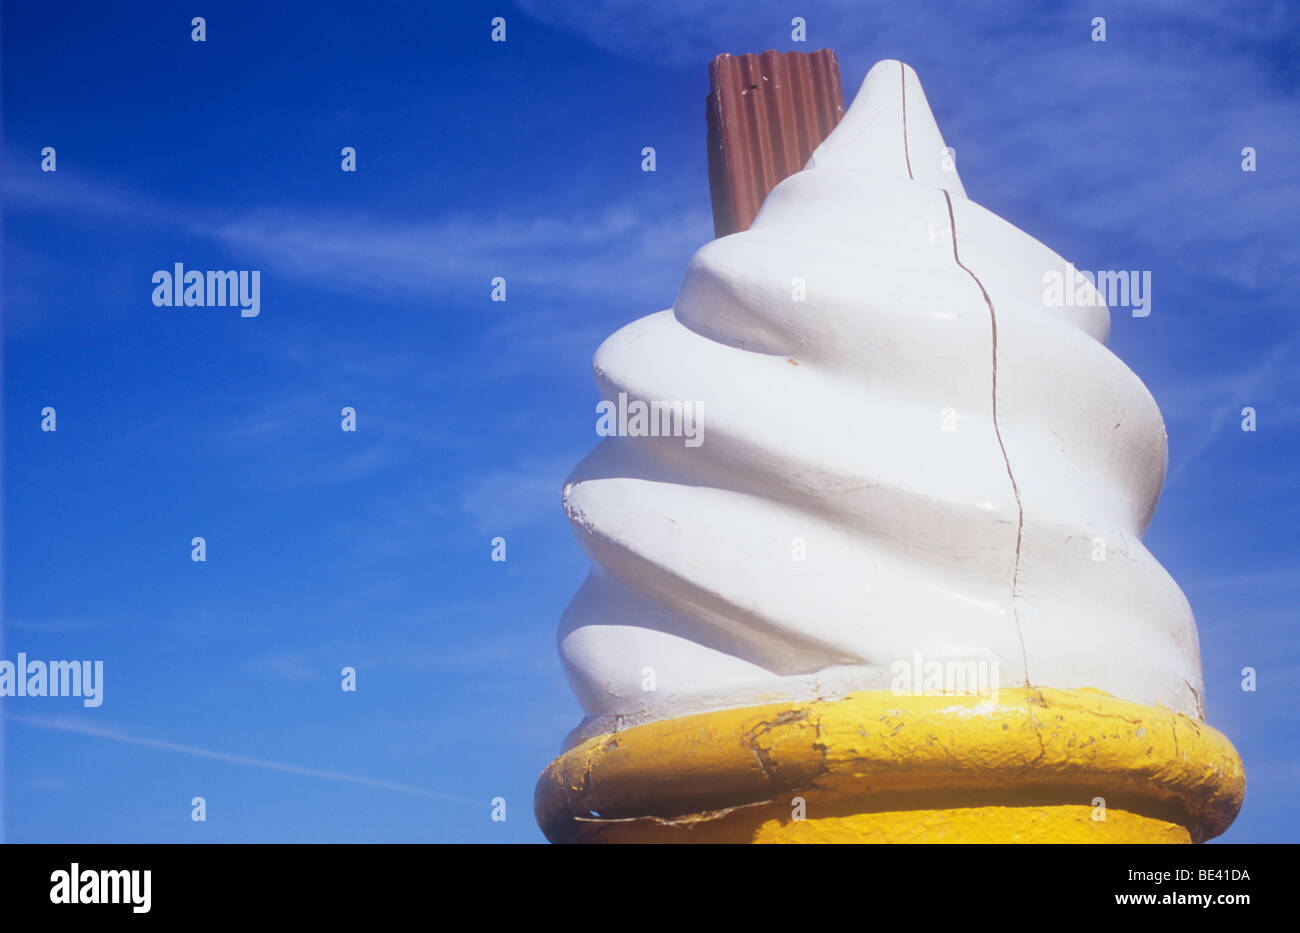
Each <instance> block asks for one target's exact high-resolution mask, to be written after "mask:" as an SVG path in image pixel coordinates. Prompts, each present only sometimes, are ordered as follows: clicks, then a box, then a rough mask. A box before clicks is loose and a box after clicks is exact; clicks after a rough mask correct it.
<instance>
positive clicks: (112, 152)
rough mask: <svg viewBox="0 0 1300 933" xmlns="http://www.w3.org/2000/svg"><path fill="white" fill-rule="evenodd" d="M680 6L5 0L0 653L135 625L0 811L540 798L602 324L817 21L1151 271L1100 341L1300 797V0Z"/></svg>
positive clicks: (44, 833)
mask: <svg viewBox="0 0 1300 933" xmlns="http://www.w3.org/2000/svg"><path fill="white" fill-rule="evenodd" d="M656 6H658V5H654V4H642V3H638V4H630V3H629V4H621V3H620V4H615V3H601V2H595V3H577V2H573V3H541V2H536V3H534V2H526V3H523V4H521V5H512V4H509V3H506V2H494V3H492V4H489V5H483V4H479V3H472V2H466V3H457V4H454V5H447V6H446V7H445V8H443V7H435V6H434V5H432V4H428V5H426V4H417V3H403V4H395V3H383V2H374V3H367V4H361V5H356V4H332V3H312V4H300V5H299V4H266V3H220V4H210V5H207V6H206V7H205V8H204V9H202V10H198V9H197V8H196V10H195V11H193V12H191V11H189V10H181V9H179V8H178V7H177V6H176V5H175V4H173V3H141V4H131V5H129V6H128V5H124V4H123V5H119V4H113V5H105V4H100V3H65V2H58V0H52V2H42V3H35V2H15V3H6V4H5V7H4V20H3V131H4V139H3V158H4V167H5V170H4V196H5V205H4V210H5V215H4V225H5V226H4V284H3V300H4V328H5V341H6V345H5V356H4V392H5V396H4V432H5V436H4V508H5V514H4V534H5V545H6V547H5V567H4V570H5V573H4V585H5V588H4V600H3V606H4V614H5V626H4V631H3V646H2V647H3V651H2V652H0V657H5V658H9V659H12V658H13V657H14V656H15V655H16V653H17V652H18V651H25V652H26V653H27V654H28V655H29V656H31V657H44V658H97V659H102V660H103V661H104V664H105V688H104V703H103V705H102V706H101V707H99V708H98V709H83V708H82V706H81V704H80V701H78V700H74V699H44V700H34V699H30V698H24V699H12V700H6V701H3V704H2V705H3V709H4V716H5V718H4V722H3V741H4V759H3V760H4V769H3V781H0V785H3V792H4V807H5V809H4V819H3V829H4V834H5V836H6V837H7V838H8V839H9V840H10V841H15V842H22V841H86V842H92V841H93V842H107V841H223V842H225V841H468V840H476V841H539V840H540V839H541V834H540V832H539V831H538V830H537V828H536V826H535V824H534V822H533V818H532V788H533V784H534V782H535V780H536V777H537V775H538V773H539V772H540V771H541V769H542V768H543V767H544V766H545V765H546V763H547V762H548V761H549V760H550V759H551V758H552V757H553V756H554V754H555V753H556V752H557V751H558V747H559V742H560V740H561V738H562V737H563V735H564V734H565V732H567V731H568V730H569V729H570V728H571V727H572V726H573V725H574V724H575V723H576V722H577V720H578V718H579V711H578V707H577V704H576V703H575V701H574V700H573V699H572V697H571V696H570V693H569V691H568V688H567V685H566V684H565V682H564V678H563V676H562V674H561V672H560V667H559V662H558V659H557V657H556V653H555V644H554V639H555V628H556V625H557V622H558V619H559V615H560V612H561V611H562V609H563V607H564V606H565V604H566V603H567V601H568V599H569V598H570V596H572V594H573V592H574V591H575V590H576V589H577V587H578V586H579V584H580V583H581V581H582V579H583V576H584V574H585V571H586V560H585V558H584V557H583V556H582V555H581V553H580V552H579V550H578V547H577V545H576V544H575V543H574V542H573V540H572V536H571V534H570V532H569V529H568V524H567V521H566V520H565V518H564V516H563V512H562V510H561V508H560V505H559V489H560V484H561V482H562V480H563V478H564V476H565V474H566V473H567V472H568V471H569V469H570V468H571V467H572V466H573V465H575V464H576V463H577V462H578V460H579V459H580V458H581V457H582V456H583V455H584V454H585V453H586V452H587V451H588V450H589V449H590V448H591V447H592V446H593V445H594V443H595V441H596V435H595V431H594V423H595V419H594V404H595V402H596V401H597V393H596V389H595V386H594V384H593V382H592V379H591V372H590V359H591V354H592V352H593V351H594V350H595V348H596V346H597V345H598V344H599V342H600V341H601V339H603V337H605V336H606V335H608V334H609V333H611V332H612V331H614V330H615V329H617V328H618V327H620V326H621V325H623V324H625V323H627V322H628V321H631V320H633V319H634V318H637V317H641V316H643V315H645V314H648V313H651V312H653V311H656V310H659V309H660V308H664V307H667V306H668V305H670V304H671V302H672V300H673V296H674V294H675V292H676V289H677V286H678V284H679V282H680V279H681V275H682V273H683V272H684V270H685V267H686V264H687V262H688V260H689V259H690V257H691V254H692V253H693V252H694V251H695V249H697V248H698V247H699V246H700V245H702V244H703V243H704V242H706V241H707V240H709V239H710V238H711V237H712V221H711V215H710V212H709V196H708V183H707V177H706V164H705V156H706V153H705V147H704V119H703V116H704V106H703V105H704V95H705V94H706V92H707V90H708V87H707V80H708V79H707V69H706V66H707V63H708V60H709V58H710V57H712V55H714V54H716V53H718V52H721V51H730V52H734V53H739V52H751V51H753V52H756V51H762V50H763V49H766V48H778V49H783V50H787V49H801V50H811V49H815V48H821V47H824V46H825V47H831V48H834V49H835V50H836V51H837V52H838V53H839V56H840V61H841V66H842V69H843V75H844V83H845V86H846V88H847V89H849V90H850V93H851V91H852V90H854V89H856V87H857V85H858V83H860V82H861V80H862V78H863V76H864V75H865V73H866V71H867V69H868V68H869V67H870V65H871V64H872V63H873V62H875V61H877V60H879V59H882V58H901V59H903V60H905V61H907V62H908V63H909V64H911V65H913V66H914V67H915V68H916V69H917V71H918V73H919V75H920V77H921V80H922V82H923V84H924V86H925V89H926V92H927V95H928V97H929V100H930V103H931V106H932V107H933V109H934V111H935V115H936V117H937V119H938V121H939V125H940V127H941V128H942V129H943V132H944V134H945V137H946V139H947V142H948V143H949V145H951V146H953V147H954V148H955V149H956V151H957V159H958V165H959V167H960V170H961V174H962V179H963V181H964V183H965V185H966V188H967V191H968V193H969V195H970V196H971V198H972V199H974V200H976V201H978V202H980V203H981V204H984V205H985V206H986V207H988V208H990V209H991V210H993V211H995V212H996V213H999V214H1001V215H1002V216H1003V217H1005V218H1007V219H1008V220H1010V221H1011V222H1012V223H1015V224H1016V225H1018V226H1020V227H1021V228H1023V229H1024V230H1026V231H1028V232H1029V233H1031V234H1033V235H1034V236H1036V237H1037V238H1039V239H1041V240H1042V241H1043V242H1045V243H1047V244H1048V245H1049V246H1051V247H1053V248H1054V249H1055V250H1056V251H1057V252H1059V253H1061V254H1062V255H1063V256H1065V257H1067V258H1069V259H1070V260H1072V261H1073V262H1074V263H1075V264H1076V265H1077V266H1078V267H1079V268H1082V269H1107V268H1110V269H1149V270H1151V271H1152V275H1153V301H1152V313H1151V315H1150V317H1147V318H1141V319H1135V318H1131V317H1128V316H1126V315H1125V314H1124V313H1123V312H1119V311H1117V312H1115V313H1114V314H1113V315H1112V337H1111V347H1112V348H1113V349H1114V350H1115V352H1116V353H1117V354H1118V355H1119V356H1120V357H1121V358H1122V359H1124V360H1125V361H1126V362H1127V363H1128V365H1129V366H1130V367H1131V368H1132V369H1133V370H1134V371H1135V372H1136V373H1137V374H1138V375H1139V376H1141V377H1142V379H1143V380H1144V381H1145V382H1146V383H1147V385H1148V386H1149V387H1150V389H1151V391H1152V393H1153V394H1154V396H1155V398H1156V400H1157V401H1158V402H1159V404H1160V407H1161V410H1162V412H1163V413H1164V416H1165V419H1166V422H1167V424H1168V428H1169V436H1170V477H1169V480H1168V482H1167V483H1166V486H1165V489H1164V494H1163V497H1162V501H1161V504H1160V507H1159V508H1158V509H1157V512H1156V517H1155V520H1154V522H1153V524H1152V527H1151V530H1150V532H1149V534H1148V536H1147V543H1148V545H1149V547H1150V548H1151V549H1152V551H1153V552H1154V553H1155V554H1156V556H1157V557H1158V558H1159V559H1160V560H1161V561H1162V563H1164V565H1165V566H1166V567H1167V568H1168V569H1169V570H1170V572H1171V573H1172V574H1173V576H1174V578H1175V579H1176V580H1178V581H1179V583H1180V584H1181V585H1182V586H1183V588H1184V590H1185V592H1186V593H1187V596H1188V598H1189V600H1190V601H1191V604H1192V608H1193V610H1194V611H1195V613H1196V617H1197V621H1198V625H1199V629H1200V637H1201V648H1202V654H1203V662H1204V668H1205V682H1206V692H1207V706H1208V712H1209V719H1210V722H1211V723H1212V724H1213V725H1215V726H1216V727H1217V728H1219V729H1221V730H1222V731H1224V732H1225V733H1226V734H1227V735H1228V736H1229V737H1230V738H1231V739H1232V740H1233V742H1234V743H1235V744H1236V746H1237V748H1238V749H1239V751H1240V752H1241V754H1242V757H1243V759H1244V760H1245V763H1246V773H1247V779H1248V789H1247V798H1246V804H1245V808H1244V809H1243V811H1242V814H1241V816H1240V818H1239V819H1238V821H1237V823H1236V825H1235V826H1234V827H1233V828H1232V829H1231V830H1230V831H1229V833H1228V834H1227V835H1226V836H1224V837H1223V838H1224V839H1225V840H1231V841H1243V842H1244V841H1284V840H1286V841H1294V840H1295V839H1297V838H1298V837H1300V832H1297V830H1298V829H1300V817H1298V815H1297V807H1296V805H1295V802H1294V795H1293V787H1294V785H1295V783H1296V781H1297V779H1300V756H1298V754H1297V745H1298V744H1300V727H1298V726H1297V723H1296V715H1295V710H1296V709H1297V708H1300V690H1297V686H1296V685H1297V682H1300V652H1298V651H1297V638H1296V635H1295V606H1296V604H1297V597H1300V563H1298V559H1297V556H1298V555H1300V547H1298V545H1300V538H1298V533H1297V528H1300V508H1298V507H1297V501H1298V500H1297V495H1296V493H1297V484H1296V475H1297V471H1296V469H1295V462H1296V456H1297V452H1298V451H1300V445H1298V444H1297V442H1296V432H1297V428H1300V377H1298V376H1297V372H1298V371H1300V370H1298V369H1297V366H1296V360H1297V354H1298V353H1300V345H1298V344H1300V325H1298V324H1297V321H1296V317H1295V312H1294V295H1295V294H1296V293H1297V290H1298V289H1300V246H1298V245H1297V244H1300V221H1297V218H1296V205H1297V204H1298V203H1300V179H1298V176H1297V166H1300V48H1298V47H1297V46H1298V45H1300V14H1298V13H1297V11H1296V9H1295V8H1294V7H1291V8H1290V9H1288V8H1287V5H1285V4H1283V3H1276V4H1273V3H1247V4H1242V3H1231V4H1230V3H1206V2H1202V3H1174V2H1157V3H1144V4H1140V5H1139V4H1128V3H1109V2H1102V3H1096V2H1094V3H1088V4H1069V3H1067V4H1062V5H1060V7H1059V8H1058V9H1055V10H1052V11H1044V10H1041V9H1039V6H1040V5H1039V4H1036V3H1028V2H1025V3H1017V2H998V3H996V4H992V3H991V4H987V5H969V6H961V7H955V8H950V7H949V6H948V5H947V4H933V3H925V2H896V3H890V4H885V5H877V4H872V5H870V8H868V7H867V6H866V5H863V4H860V3H856V4H855V3H847V2H846V3H812V2H802V0H801V2H798V3H747V4H743V5H734V6H735V8H734V9H733V8H732V7H731V6H729V5H726V4H720V3H714V2H694V3H691V4H682V5H681V7H682V8H681V9H680V10H672V9H667V10H660V9H655V8H654V7H656ZM198 14H201V15H204V16H206V18H207V41H206V43H201V44H200V43H194V42H191V41H190V25H189V19H190V17H191V16H192V15H198ZM497 15H501V16H505V17H506V20H507V37H508V41H507V42H506V43H504V44H500V43H496V44H494V43H492V42H491V41H490V39H489V33H490V25H489V23H490V20H491V18H492V17H493V16H497ZM792 16H802V17H804V18H805V19H806V20H807V24H808V27H807V28H808V42H807V43H806V44H797V43H793V42H791V41H790V27H789V22H790V19H791V17H792ZM1093 16H1105V17H1106V19H1107V33H1108V41H1107V42H1106V43H1104V44H1100V43H1094V42H1092V41H1090V39H1089V33H1090V30H1091V27H1090V25H1089V24H1090V21H1091V19H1092V17H1093ZM647 145H651V146H654V147H655V148H656V150H657V162H658V165H657V168H658V171H657V172H655V173H653V174H648V173H643V172H641V170H640V159H641V156H640V152H641V148H642V147H643V146H647ZM44 146H53V147H55V149H56V150H57V154H58V155H57V158H58V171H57V172H56V173H52V174H51V173H42V172H41V171H40V168H39V166H40V151H41V149H42V147H44ZM343 146H353V147H355V148H356V150H357V158H358V171H357V172H356V173H355V174H345V173H343V172H341V171H340V168H339V161H340V156H339V150H340V149H341V148H342V147H343ZM1244 146H1253V147H1255V149H1256V151H1257V153H1258V171H1257V172H1255V173H1253V174H1248V173H1244V172H1242V171H1241V169H1240V162H1241V155H1240V153H1241V149H1242V148H1243V147H1244ZM177 261H180V262H184V263H185V264H186V266H187V267H188V268H192V269H229V268H234V269H260V270H262V293H261V302H262V310H261V314H260V316H258V317H257V318H251V319H243V318H241V317H240V316H239V313H238V311H236V310H231V309H224V310H223V309H203V310H199V309H192V308H191V309H185V308H180V309H168V308H155V307H154V306H153V305H152V303H151V301H150V296H151V293H152V285H151V283H150V277H151V276H152V274H153V272H154V270H156V269H170V268H171V265H172V263H174V262H177ZM496 275H501V276H505V277H506V279H507V283H508V286H507V287H508V300H507V301H506V302H505V303H493V302H491V301H490V300H489V293H490V285H489V282H490V280H491V278H492V277H493V276H496ZM46 405H51V406H54V407H55V408H56V410H57V412H58V431H57V432H55V433H53V434H50V433H43V432H41V431H40V428H39V425H40V411H41V409H42V408H43V407H44V406H46ZM345 405H350V406H353V407H355V408H356V410H357V417H358V431H357V432H356V433H355V434H349V433H344V432H342V431H340V430H339V420H340V419H339V410H340V409H341V408H342V407H343V406H345ZM1246 405H1251V406H1253V407H1255V408H1256V410H1257V413H1258V414H1257V417H1258V430H1257V431H1256V432H1254V433H1245V432H1242V431H1241V430H1240V428H1239V424H1240V420H1241V418H1240V414H1239V412H1240V410H1241V408H1242V407H1243V406H1246ZM195 535H202V536H204V537H205V538H206V540H207V547H208V560H207V562H206V563H202V564H198V563H194V562H192V561H191V560H190V558H189V554H190V545H189V542H190V539H191V538H192V537H193V536H195ZM497 535H500V536H504V537H505V538H506V539H507V548H508V560H507V561H506V562H505V563H494V562H492V561H491V560H490V550H491V545H490V541H491V539H492V538H493V537H494V536H497ZM1120 650H1123V649H1122V646H1119V645H1117V646H1116V651H1120ZM344 665H351V666H354V667H356V668H357V670H358V688H359V689H358V691H357V692H356V693H355V694H345V693H343V692H342V691H341V690H340V689H339V677H338V672H339V669H340V668H341V667H343V666H344ZM1247 665H1250V666H1253V667H1255V668H1256V669H1257V670H1258V682H1259V688H1258V690H1257V691H1256V692H1254V693H1245V692H1243V691H1242V690H1241V686H1240V684H1241V673H1240V672H1241V669H1242V668H1243V667H1245V666H1247ZM194 796H203V797H205V798H206V800H207V808H208V820H207V822H206V823H194V822H192V821H191V820H190V801H191V798H193V797H194ZM497 796H500V797H504V798H505V799H506V802H507V817H508V818H507V820H506V821H505V822H503V823H501V822H493V821H492V820H491V819H490V802H491V800H492V798H494V797H497Z"/></svg>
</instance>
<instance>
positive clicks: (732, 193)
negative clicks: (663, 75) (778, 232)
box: [706, 49, 844, 236]
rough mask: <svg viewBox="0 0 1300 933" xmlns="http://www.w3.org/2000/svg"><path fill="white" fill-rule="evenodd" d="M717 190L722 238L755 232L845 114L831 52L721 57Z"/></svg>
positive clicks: (712, 95) (712, 132)
mask: <svg viewBox="0 0 1300 933" xmlns="http://www.w3.org/2000/svg"><path fill="white" fill-rule="evenodd" d="M709 81H710V90H709V97H708V101H707V107H706V112H707V118H708V125H709V133H708V145H709V191H710V192H711V194H712V196H713V229H714V232H715V234H716V235H717V236H726V235H727V234H729V233H738V232H740V231H741V230H748V229H749V225H750V224H751V223H753V222H754V215H755V214H757V213H758V208H759V207H760V206H761V205H762V203H763V199H764V198H766V197H767V193H768V192H769V191H771V190H772V189H773V188H775V187H776V185H777V184H778V183H779V182H781V181H782V180H783V179H785V178H787V177H788V176H790V175H793V174H794V173H795V172H798V171H800V170H802V169H803V167H804V165H805V164H806V163H807V161H808V159H809V157H811V156H812V154H813V150H814V149H816V148H817V147H818V146H819V145H820V144H821V141H822V140H823V139H825V138H826V136H827V135H828V134H829V133H830V131H831V130H832V129H834V128H835V124H837V123H839V122H840V117H842V116H844V88H843V87H842V86H841V85H840V62H839V59H838V58H836V56H835V53H834V52H832V51H831V50H830V49H821V50H819V51H816V52H784V53H783V52H777V51H773V50H768V51H766V52H764V53H762V54H761V55H727V54H723V55H719V56H717V57H715V58H714V59H713V61H711V62H710V63H709Z"/></svg>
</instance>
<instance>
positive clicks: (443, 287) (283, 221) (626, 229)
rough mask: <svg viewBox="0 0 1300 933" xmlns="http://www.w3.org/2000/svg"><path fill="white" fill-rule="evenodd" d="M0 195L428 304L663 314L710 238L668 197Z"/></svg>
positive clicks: (342, 289) (330, 286)
mask: <svg viewBox="0 0 1300 933" xmlns="http://www.w3.org/2000/svg"><path fill="white" fill-rule="evenodd" d="M12 158H13V157H12V156H11V157H10V159H12ZM661 196H662V192H661ZM5 197H6V200H7V205H8V208H9V209H10V210H11V211H15V212H20V213H21V212H27V213H39V212H45V213H48V214H54V215H57V216H59V217H60V218H61V219H63V220H65V221H66V220H68V219H71V220H75V221H79V222H82V223H86V224H93V223H99V224H109V223H111V224H118V225H122V224H128V225H134V226H138V225H150V226H153V227H156V228H158V229H159V230H165V231H170V232H177V231H179V232H181V233H183V234H186V235H189V236H193V237H198V238H202V239H207V240H210V241H213V242H215V243H217V244H219V245H221V246H223V247H225V248H227V249H228V250H230V251H231V252H232V253H234V254H235V255H237V256H240V257H247V258H248V260H249V261H252V262H254V263H256V264H257V265H258V266H259V267H261V266H265V267H267V268H268V269H269V270H271V271H274V272H275V273H276V274H277V275H281V276H284V277H285V278H287V279H289V280H291V281H296V282H299V283H302V284H305V285H309V286H312V287H315V288H322V289H326V290H329V291H334V292H337V293H340V294H344V295H351V296H362V297H365V298H368V299H380V300H391V301H401V302H409V301H411V300H419V299H423V300H424V301H425V302H430V304H429V307H433V304H432V303H433V302H445V301H446V299H447V298H448V297H449V296H455V295H462V296H463V295H464V294H465V293H467V292H469V291H474V292H475V293H481V295H482V297H483V298H484V300H486V299H487V296H488V294H489V291H490V284H489V283H490V280H491V278H492V277H493V276H495V275H504V276H506V277H507V282H508V287H509V288H512V289H533V290H539V291H545V292H548V293H550V294H556V293H559V294H562V295H565V296H568V297H570V298H572V299H574V300H583V299H589V298H606V299H608V298H611V297H615V296H617V297H624V296H627V295H629V294H636V293H638V292H643V293H646V294H655V293H657V294H659V295H660V296H661V297H662V305H663V306H666V305H667V304H668V303H670V302H671V300H672V297H673V290H674V289H675V286H676V282H677V280H678V278H680V275H681V272H682V270H683V269H684V266H685V261H684V258H689V256H690V254H691V252H693V251H694V250H695V249H696V248H697V247H699V246H700V245H702V244H703V243H705V242H706V241H707V240H709V239H711V238H712V229H711V228H712V217H711V214H710V212H709V210H708V209H707V205H697V206H695V207H683V206H681V205H680V204H677V205H675V204H673V203H672V199H671V198H668V199H666V200H654V199H651V198H649V197H644V198H639V199H634V198H626V199H622V200H619V201H618V202H616V203H611V204H608V205H606V206H605V207H604V208H603V209H600V210H597V211H594V212H590V213H586V214H576V215H575V214H571V213H570V212H569V211H567V210H566V209H565V208H564V207H563V204H562V201H563V199H562V198H560V199H558V201H560V202H561V203H557V204H556V206H555V210H554V212H553V213H546V212H543V213H537V212H536V211H535V210H534V212H532V213H527V214H523V213H520V214H516V213H513V212H512V211H510V210H508V209H506V208H504V207H501V206H497V207H495V208H494V207H491V206H487V207H485V209H484V210H483V211H481V212H475V213H472V214H470V213H450V214H444V215H440V216H435V217H431V218H430V219H428V220H422V221H409V220H402V219H392V218H386V217H379V216H374V215H370V214H366V213H363V212H357V213H344V212H340V211H337V210H335V211H325V210H313V209H309V208H298V207H280V208H258V209H254V210H247V211H238V210H232V209H221V208H213V207H208V206H204V205H202V204H178V203H165V202H161V201H158V200H157V199H154V198H151V197H149V196H146V195H143V194H140V193H138V192H133V191H130V190H127V189H123V188H120V187H116V186H113V185H110V184H108V183H104V182H98V181H93V180H87V179H73V180H69V181H66V182H60V183H59V184H52V183H50V182H49V181H48V179H43V178H40V177H33V176H32V175H31V174H30V173H28V174H24V175H16V174H11V175H10V176H9V177H7V178H6V180H5Z"/></svg>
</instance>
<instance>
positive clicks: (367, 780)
mask: <svg viewBox="0 0 1300 933" xmlns="http://www.w3.org/2000/svg"><path fill="white" fill-rule="evenodd" d="M5 720H6V721H7V722H12V723H17V724H19V725H25V726H32V727H33V728H36V729H43V730H46V731H49V732H68V733H73V734H76V735H84V736H89V737H91V738H97V739H105V740H107V741H110V742H117V743H120V744H122V745H136V746H140V747H142V748H153V749H158V750H160V751H167V752H174V753H176V754H180V755H188V756H190V757H191V758H206V759H209V760H211V761H224V762H227V763H229V764H237V765H245V766H247V767H250V768H262V769H265V770H269V771H280V772H283V773H285V774H296V775H300V776H303V777H310V778H317V779H319V780H323V781H336V782H338V783H342V784H357V785H360V786H362V787H372V788H375V789H376V790H388V791H393V792H395V793H399V794H410V795H411V796H414V797H427V798H430V799H432V800H440V801H443V802H446V803H459V804H472V803H474V801H472V800H470V799H469V798H467V797H461V796H459V795H457V794H444V793H442V792H441V791H436V790H429V789H427V788H424V787H414V786H412V785H410V784H399V783H397V782H396V781H385V780H382V779H380V778H371V777H364V776H362V775H359V774H347V773H345V772H342V771H330V770H327V769H324V768H308V767H303V766H301V765H294V764H289V763H287V762H283V761H272V760H270V759H268V758H253V757H251V756H249V755H239V754H234V753H231V752H222V751H217V750H215V749H211V748H202V747H200V746H197V745H184V744H182V743H180V742H168V741H164V740H162V739H150V738H145V737H143V736H138V735H132V734H130V733H128V732H123V731H122V730H120V729H114V728H110V727H107V726H99V725H94V724H92V723H87V722H80V721H78V720H75V719H67V718H50V717H42V716H17V715H11V716H6V717H5Z"/></svg>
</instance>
